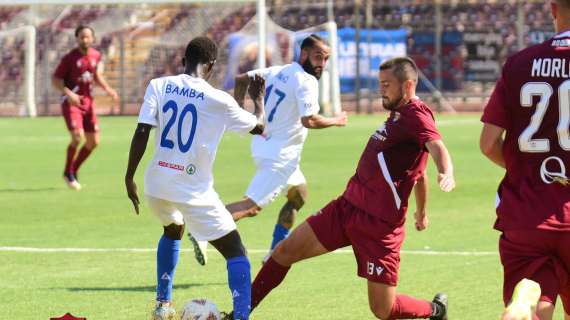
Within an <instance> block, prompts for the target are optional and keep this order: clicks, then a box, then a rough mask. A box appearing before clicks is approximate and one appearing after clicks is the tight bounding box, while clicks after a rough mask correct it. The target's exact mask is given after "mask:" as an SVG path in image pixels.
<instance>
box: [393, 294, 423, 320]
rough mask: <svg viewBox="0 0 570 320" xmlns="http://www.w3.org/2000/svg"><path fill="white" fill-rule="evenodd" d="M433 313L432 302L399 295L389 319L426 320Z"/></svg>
mask: <svg viewBox="0 0 570 320" xmlns="http://www.w3.org/2000/svg"><path fill="white" fill-rule="evenodd" d="M432 312H433V310H432V306H431V302H429V301H426V300H418V299H415V298H412V297H409V296H406V295H403V294H398V295H396V301H394V304H393V305H392V312H391V313H390V318H389V319H390V320H392V319H426V318H429V317H431V315H432Z"/></svg>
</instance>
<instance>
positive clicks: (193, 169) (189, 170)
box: [186, 164, 196, 175]
mask: <svg viewBox="0 0 570 320" xmlns="http://www.w3.org/2000/svg"><path fill="white" fill-rule="evenodd" d="M186 173H187V174H189V175H193V174H194V173H196V167H195V166H194V165H193V164H189V165H188V166H187V167H186Z"/></svg>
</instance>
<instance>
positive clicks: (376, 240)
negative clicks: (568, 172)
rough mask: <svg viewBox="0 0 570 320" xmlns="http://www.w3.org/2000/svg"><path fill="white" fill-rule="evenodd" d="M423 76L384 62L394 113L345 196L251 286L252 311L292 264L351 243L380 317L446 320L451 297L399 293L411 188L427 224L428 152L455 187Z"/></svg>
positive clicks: (443, 182)
mask: <svg viewBox="0 0 570 320" xmlns="http://www.w3.org/2000/svg"><path fill="white" fill-rule="evenodd" d="M417 81H418V70H417V66H416V64H415V63H414V61H413V60H412V59H410V58H407V57H403V58H395V59H392V60H389V61H386V62H384V63H383V64H382V65H381V66H380V90H381V94H382V102H383V105H384V108H386V109H387V110H389V111H390V116H389V117H388V119H387V120H386V122H384V124H383V125H382V126H380V128H378V129H377V130H376V131H375V132H374V133H373V134H372V136H371V137H370V139H369V140H368V144H367V145H366V147H365V149H364V151H363V152H362V155H361V157H360V161H359V163H358V166H357V168H356V173H355V174H354V176H353V177H352V178H351V179H350V181H349V182H348V185H347V187H346V190H345V191H344V193H343V194H342V195H341V196H340V197H338V198H337V199H335V200H333V201H331V202H330V203H329V204H327V205H326V206H325V207H324V208H323V209H321V210H320V211H319V212H318V213H316V214H315V215H313V216H311V217H309V218H308V219H307V220H306V221H305V222H304V223H302V224H301V225H299V226H298V227H297V228H296V229H295V230H294V231H293V232H292V233H291V235H290V236H289V237H288V238H286V239H285V240H283V241H282V242H281V243H280V244H279V245H278V246H277V247H276V249H275V251H274V252H273V254H272V255H271V257H270V258H269V260H268V261H267V262H266V263H265V264H264V265H263V267H262V269H261V270H260V271H259V273H258V275H257V277H256V278H255V281H254V282H253V285H252V308H255V307H256V306H257V305H258V304H259V303H260V302H261V300H262V299H263V298H264V297H265V296H266V295H267V294H268V293H269V292H270V291H271V290H272V289H274V288H275V287H277V286H278V285H279V284H280V283H281V281H282V280H283V279H284V278H285V275H286V274H287V272H288V271H289V268H290V267H291V265H292V264H293V263H296V262H298V261H301V260H304V259H308V258H312V257H315V256H318V255H321V254H325V253H328V252H331V251H334V250H336V249H338V248H342V247H346V246H352V249H353V251H354V255H355V257H356V261H357V265H358V275H359V276H360V277H363V278H365V279H367V280H368V298H369V304H370V309H371V310H372V313H373V314H374V315H375V316H376V317H377V318H380V319H414V318H424V319H425V318H429V319H447V296H446V295H445V294H437V295H436V296H435V298H434V299H433V301H432V302H430V301H427V300H419V299H416V298H412V297H409V296H406V295H402V294H397V293H396V285H397V281H398V270H399V265H400V248H401V246H402V242H403V241H404V233H405V227H404V222H405V217H406V211H407V209H408V198H409V196H410V193H411V192H412V189H414V193H415V198H416V208H417V209H416V212H415V213H414V217H415V220H416V221H415V226H416V229H417V230H424V229H425V228H426V227H427V226H428V218H427V215H426V202H427V192H428V190H427V185H428V181H427V175H426V164H427V159H428V152H429V154H431V155H432V157H433V159H434V161H435V163H436V166H437V170H438V176H437V179H438V182H439V186H440V188H441V189H442V190H443V191H445V192H449V191H451V190H452V189H453V188H454V187H455V180H454V177H453V167H452V163H451V158H450V156H449V153H448V151H447V148H446V147H445V145H444V144H443V142H442V140H441V136H440V134H439V132H438V130H437V128H436V126H435V121H434V118H433V114H432V112H431V111H430V109H429V108H428V106H427V105H425V104H424V103H423V102H422V101H421V100H420V99H419V98H418V97H417V96H416V95H415V91H416V85H417Z"/></svg>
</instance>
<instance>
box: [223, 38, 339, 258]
mask: <svg viewBox="0 0 570 320" xmlns="http://www.w3.org/2000/svg"><path fill="white" fill-rule="evenodd" d="M329 53H330V48H329V46H328V45H327V44H326V42H325V41H324V39H322V38H321V37H319V36H317V35H315V34H312V35H310V36H308V37H307V38H305V39H304V40H303V42H302V43H301V54H300V57H299V61H296V62H293V63H291V64H287V65H284V66H273V67H269V68H264V69H258V70H253V71H250V72H248V73H246V74H241V75H238V76H237V77H236V86H235V91H234V97H235V98H236V100H237V101H238V103H239V104H240V105H241V106H243V101H244V97H245V92H246V90H247V88H248V86H249V85H250V83H251V81H252V79H253V78H254V77H255V76H256V75H257V76H262V77H263V78H264V79H265V115H266V117H265V120H266V123H265V131H264V132H263V135H257V136H255V137H254V138H253V140H252V144H251V152H252V156H253V158H254V161H255V166H256V173H255V176H254V177H253V179H252V180H251V183H250V185H249V187H248V189H247V191H246V194H245V198H244V199H243V200H242V201H239V202H235V203H231V204H229V205H228V206H227V208H228V210H229V211H230V212H232V216H233V217H234V220H236V221H237V220H239V219H241V218H243V217H248V216H255V215H256V214H257V213H258V212H259V210H261V208H263V207H265V206H267V205H268V204H270V203H271V202H272V201H273V200H275V198H276V197H277V196H278V195H279V194H281V192H282V191H284V190H285V189H286V188H287V187H289V188H288V190H287V202H286V203H285V205H283V207H282V208H281V211H280V212H279V217H278V219H277V223H276V225H275V229H274V232H273V241H272V243H271V250H273V248H275V246H276V245H277V243H279V242H280V241H281V240H283V239H284V238H285V237H287V235H288V233H289V230H290V229H291V228H292V227H293V223H294V220H295V216H296V214H297V212H298V210H299V209H301V207H302V206H303V204H304V203H305V200H306V198H307V185H306V183H307V182H306V180H305V177H304V176H303V173H302V172H301V169H300V168H299V162H300V160H301V151H302V149H303V143H304V142H305V139H306V137H307V133H308V129H322V128H327V127H332V126H338V127H341V126H344V125H346V122H347V116H346V113H345V112H342V113H341V114H339V115H337V116H335V117H330V118H329V117H324V116H321V115H319V83H318V79H319V78H320V77H321V74H322V72H323V70H324V68H325V65H326V63H327V60H328V58H329Z"/></svg>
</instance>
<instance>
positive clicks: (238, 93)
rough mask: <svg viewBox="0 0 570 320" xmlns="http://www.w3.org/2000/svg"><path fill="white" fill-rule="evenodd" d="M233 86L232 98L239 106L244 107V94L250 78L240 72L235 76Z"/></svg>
mask: <svg viewBox="0 0 570 320" xmlns="http://www.w3.org/2000/svg"><path fill="white" fill-rule="evenodd" d="M234 80H235V88H234V99H236V101H237V103H238V104H239V106H240V107H242V108H243V107H244V101H245V94H246V93H247V88H248V87H249V82H250V81H251V79H250V78H249V76H248V75H247V73H242V74H239V75H237V76H236V77H235V78H234Z"/></svg>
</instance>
